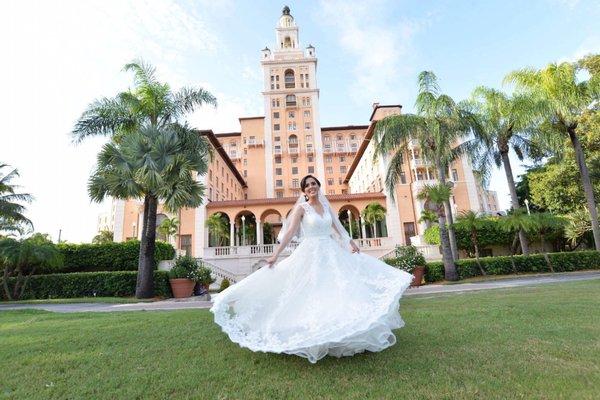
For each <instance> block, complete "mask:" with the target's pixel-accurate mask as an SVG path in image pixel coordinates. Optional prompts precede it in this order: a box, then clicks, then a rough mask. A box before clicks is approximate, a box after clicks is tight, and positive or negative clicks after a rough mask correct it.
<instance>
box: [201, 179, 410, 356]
mask: <svg viewBox="0 0 600 400" xmlns="http://www.w3.org/2000/svg"><path fill="white" fill-rule="evenodd" d="M300 187H301V189H302V192H303V193H304V194H303V195H301V196H300V197H299V198H298V201H296V204H295V205H294V207H293V209H292V211H291V213H290V217H289V218H288V221H289V222H288V221H285V222H284V224H283V227H282V229H281V232H280V233H279V235H278V237H277V239H278V240H279V242H280V244H279V246H278V247H277V249H275V251H274V254H273V255H272V256H271V257H269V259H268V260H267V264H266V265H267V266H268V268H264V267H263V268H261V269H259V270H258V271H256V272H254V273H253V274H251V275H250V276H248V277H247V278H245V279H243V280H242V281H240V282H239V283H237V284H235V285H233V286H230V287H228V288H227V289H225V290H224V291H222V292H221V293H219V294H218V295H216V296H215V297H214V304H213V306H212V308H211V309H210V311H211V312H212V313H213V314H214V317H215V322H216V323H217V324H219V325H220V326H221V328H222V329H223V331H224V332H225V333H227V334H228V335H229V338H230V339H231V340H232V341H234V342H236V343H238V344H239V345H240V346H242V347H246V348H248V349H250V350H252V351H263V352H273V353H286V354H295V355H298V356H301V357H306V358H307V359H308V361H310V362H311V363H316V362H317V361H318V360H320V359H321V358H323V357H325V356H326V355H327V354H329V355H331V356H335V357H342V356H351V355H353V354H356V353H361V352H363V351H365V350H369V351H373V352H375V351H381V350H383V349H385V348H387V347H389V346H392V345H393V344H394V343H396V336H394V334H393V333H392V329H397V328H400V327H402V326H404V322H403V321H402V319H401V317H400V313H399V312H398V302H399V300H400V297H401V296H402V293H403V292H404V290H405V289H406V288H407V287H408V286H409V285H410V283H411V281H412V278H413V276H412V275H411V274H409V273H407V272H405V271H401V270H398V269H396V268H393V267H391V266H389V265H387V264H386V263H384V262H383V261H380V260H378V259H376V258H374V257H371V256H368V255H365V254H362V253H361V252H360V251H359V248H358V246H357V245H356V244H355V243H354V241H352V239H351V238H350V236H349V235H348V234H347V233H346V230H345V229H344V227H343V226H342V224H341V223H340V221H339V220H338V218H337V216H336V215H334V212H333V210H332V209H331V206H330V205H329V201H328V200H327V198H326V197H325V196H324V195H323V194H322V193H321V183H320V182H319V180H318V179H317V178H315V177H314V176H312V175H308V176H305V177H304V178H303V179H302V181H301V183H300ZM294 238H297V239H298V241H300V244H299V245H298V247H297V248H296V249H295V250H294V251H293V252H292V254H291V255H290V256H288V257H287V258H286V259H284V260H282V261H281V262H279V263H278V264H275V262H276V261H277V257H278V256H279V254H281V252H282V251H283V250H284V249H285V247H286V246H287V245H288V243H289V242H290V241H291V240H292V239H294Z"/></svg>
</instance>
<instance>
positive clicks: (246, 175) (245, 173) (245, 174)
mask: <svg viewBox="0 0 600 400" xmlns="http://www.w3.org/2000/svg"><path fill="white" fill-rule="evenodd" d="M247 177H248V171H247V170H244V178H247Z"/></svg>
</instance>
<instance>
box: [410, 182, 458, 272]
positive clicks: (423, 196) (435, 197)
mask: <svg viewBox="0 0 600 400" xmlns="http://www.w3.org/2000/svg"><path fill="white" fill-rule="evenodd" d="M451 195H452V189H451V188H450V185H448V184H447V183H438V184H437V185H425V186H424V187H423V189H422V190H421V191H420V192H419V194H418V195H417V198H418V199H419V200H429V201H430V202H431V203H432V204H433V205H434V206H435V211H436V213H437V216H438V225H439V227H440V243H441V244H442V261H443V263H444V276H445V278H446V279H447V280H449V281H456V280H458V274H457V273H456V265H455V264H454V257H453V256H452V249H451V248H450V238H449V236H448V227H447V225H446V210H445V208H444V203H445V202H446V200H448V199H450V196H451Z"/></svg>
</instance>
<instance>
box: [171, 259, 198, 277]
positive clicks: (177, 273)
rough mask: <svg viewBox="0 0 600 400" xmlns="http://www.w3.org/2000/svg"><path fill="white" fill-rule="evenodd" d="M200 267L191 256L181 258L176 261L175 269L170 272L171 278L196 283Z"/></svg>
mask: <svg viewBox="0 0 600 400" xmlns="http://www.w3.org/2000/svg"><path fill="white" fill-rule="evenodd" d="M198 267H199V265H198V263H197V262H196V260H194V259H193V258H192V257H191V256H188V255H185V256H179V257H177V259H176V260H175V265H173V268H171V270H170V271H169V278H171V279H181V278H187V279H192V280H194V281H196V271H197V270H198Z"/></svg>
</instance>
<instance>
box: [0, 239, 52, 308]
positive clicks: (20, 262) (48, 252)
mask: <svg viewBox="0 0 600 400" xmlns="http://www.w3.org/2000/svg"><path fill="white" fill-rule="evenodd" d="M62 263H63V256H62V254H61V253H60V251H59V250H58V249H57V248H56V246H55V245H54V243H52V241H51V240H50V239H49V238H48V235H44V234H41V233H36V234H34V235H32V236H30V237H28V238H26V239H20V240H16V239H12V238H4V239H0V266H1V267H2V287H3V289H4V295H5V296H6V298H7V299H8V300H19V299H20V298H21V297H22V296H23V293H25V289H26V288H27V283H28V282H29V278H31V276H32V275H33V274H34V273H35V271H36V270H37V269H38V268H40V267H60V266H61V265H62ZM11 278H14V280H13V282H12V288H11V284H9V280H12V279H11Z"/></svg>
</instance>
